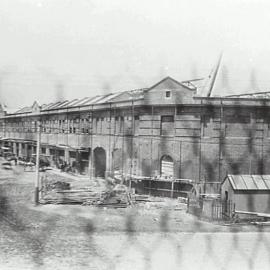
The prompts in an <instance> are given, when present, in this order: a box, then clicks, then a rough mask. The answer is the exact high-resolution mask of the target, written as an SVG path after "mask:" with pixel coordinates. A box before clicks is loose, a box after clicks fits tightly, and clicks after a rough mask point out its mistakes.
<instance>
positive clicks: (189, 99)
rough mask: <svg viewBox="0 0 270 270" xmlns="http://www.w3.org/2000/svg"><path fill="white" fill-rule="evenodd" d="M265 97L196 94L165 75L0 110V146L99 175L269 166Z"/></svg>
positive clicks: (192, 174)
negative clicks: (118, 88) (139, 84)
mask: <svg viewBox="0 0 270 270" xmlns="http://www.w3.org/2000/svg"><path fill="white" fill-rule="evenodd" d="M269 116H270V100H269V98H265V97H262V96H256V95H254V96H248V97H245V96H244V97H242V96H232V97H201V96H198V94H197V89H196V87H193V86H192V85H188V84H185V83H180V82H178V81H176V80H174V79H172V78H170V77H167V78H165V79H163V80H162V81H160V82H158V83H157V84H155V85H153V86H152V87H150V88H145V89H139V90H133V91H126V92H121V93H113V94H108V95H103V96H96V97H93V98H84V99H80V100H77V99H75V100H72V101H67V100H66V101H59V102H55V103H51V104H46V105H42V106H39V104H38V103H37V102H35V103H34V104H33V105H32V106H31V107H26V108H23V109H21V110H19V111H17V112H15V113H7V112H5V111H4V110H3V108H2V110H1V112H0V136H1V141H0V143H1V146H2V147H3V146H7V147H10V148H11V149H12V151H13V152H14V154H16V155H17V156H21V157H31V155H32V154H34V153H35V151H36V140H37V130H38V125H39V124H40V126H41V153H42V155H46V156H48V157H49V158H50V160H51V162H52V163H55V164H57V163H59V162H63V161H65V162H67V163H69V164H75V165H76V168H77V171H78V172H79V173H82V174H88V175H90V176H96V177H104V176H105V175H107V174H113V173H115V172H120V173H123V174H129V175H136V176H138V177H139V176H151V177H157V176H160V175H162V176H164V177H166V178H167V179H191V180H194V181H196V182H221V181H222V180H223V179H224V177H225V176H226V175H227V174H239V173H241V174H270V159H269V153H270V125H269V124H270V117H269Z"/></svg>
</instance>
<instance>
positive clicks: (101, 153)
mask: <svg viewBox="0 0 270 270" xmlns="http://www.w3.org/2000/svg"><path fill="white" fill-rule="evenodd" d="M94 167H95V177H103V178H104V177H105V172H106V151H105V150H104V149H103V148H102V147H97V148H95V149H94Z"/></svg>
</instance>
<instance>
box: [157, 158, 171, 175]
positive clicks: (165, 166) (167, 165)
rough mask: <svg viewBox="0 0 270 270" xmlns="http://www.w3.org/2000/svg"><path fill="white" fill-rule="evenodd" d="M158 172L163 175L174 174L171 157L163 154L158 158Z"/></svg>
mask: <svg viewBox="0 0 270 270" xmlns="http://www.w3.org/2000/svg"><path fill="white" fill-rule="evenodd" d="M160 174H161V176H164V177H173V176H174V166H173V159H172V158H171V157H170V156H168V155H164V156H163V157H162V158H161V160H160Z"/></svg>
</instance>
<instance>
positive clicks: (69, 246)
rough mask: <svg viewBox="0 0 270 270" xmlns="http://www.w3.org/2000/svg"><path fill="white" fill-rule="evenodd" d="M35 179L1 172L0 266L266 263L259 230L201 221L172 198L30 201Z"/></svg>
mask: <svg viewBox="0 0 270 270" xmlns="http://www.w3.org/2000/svg"><path fill="white" fill-rule="evenodd" d="M34 177H35V173H34V172H24V171H23V170H22V169H21V168H19V167H14V168H13V169H12V170H3V169H1V170H0V200H1V215H0V267H1V268H0V269H52V268H54V269H163V268H166V269H180V267H185V268H186V269H197V268H200V269H227V267H229V266H230V267H231V265H234V263H235V264H236V263H237V265H243V267H244V266H245V267H244V268H243V269H247V267H248V268H249V269H255V268H251V267H255V266H256V267H257V266H260V267H265V266H267V263H268V266H269V261H267V260H266V259H267V258H269V254H268V252H269V250H270V249H269V247H270V237H269V234H268V233H267V232H260V228H259V229H257V228H256V229H254V227H253V228H252V229H251V228H250V227H243V226H242V227H239V226H236V227H228V226H220V225H217V224H211V223H208V222H202V221H199V220H197V219H196V218H195V217H194V216H192V215H189V214H187V213H186V206H185V205H184V204H180V203H176V201H175V200H171V199H164V200H162V202H159V203H158V202H155V203H149V202H148V203H141V204H138V205H136V206H133V207H129V208H124V209H109V208H98V207H94V206H80V205H39V206H35V205H34V204H33V197H34V194H33V191H34ZM89 181H90V180H89ZM176 204H177V210H173V209H174V208H175V207H174V206H175V205H176ZM251 231H252V233H251ZM247 232H248V233H247ZM268 238H269V244H268ZM260 245H261V248H260V252H258V248H259V246H260ZM218 251H219V252H218ZM255 253H256V254H255ZM263 255H264V256H265V257H264V259H263V260H262V257H261V256H263ZM266 255H267V256H266ZM228 258H229V259H230V260H228ZM252 258H253V260H254V261H253V260H252ZM262 262H264V264H262ZM204 267H205V268H204ZM256 269H269V268H268V267H267V268H256Z"/></svg>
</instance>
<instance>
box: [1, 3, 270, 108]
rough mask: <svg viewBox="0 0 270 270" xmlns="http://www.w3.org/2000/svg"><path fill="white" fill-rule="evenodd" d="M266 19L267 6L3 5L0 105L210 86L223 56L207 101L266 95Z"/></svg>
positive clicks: (269, 47)
mask: <svg viewBox="0 0 270 270" xmlns="http://www.w3.org/2000/svg"><path fill="white" fill-rule="evenodd" d="M269 14H270V1H269V0H226V1H224V0H204V1H201V0H164V1H161V0H143V1H142V0H136V1H134V0H128V1H127V0H113V1H112V0H0V34H1V39H0V48H1V49H0V102H2V103H5V104H6V105H7V106H8V107H10V108H18V107H22V106H25V105H31V104H32V103H33V102H34V100H37V101H38V102H39V103H40V104H43V103H48V102H51V101H56V100H59V99H72V98H80V97H85V96H94V95H97V94H104V93H109V92H117V91H123V90H130V89H137V88H144V87H149V86H151V85H153V84H155V83H156V82H157V81H159V80H161V79H162V78H164V77H165V76H171V77H173V78H175V79H176V80H179V81H181V80H189V79H193V78H200V77H207V76H208V75H209V73H210V72H211V71H212V69H213V67H214V66H215V65H216V63H217V61H218V57H219V55H220V53H221V52H223V57H222V62H221V66H220V70H219V73H218V78H217V81H216V84H215V87H214V91H213V95H215V96H218V95H226V94H228V95H229V94H237V93H247V92H257V91H270V76H269V75H270V66H269V63H270V29H269V28H270V27H269V26H270V16H269ZM201 91H203V89H201Z"/></svg>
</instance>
